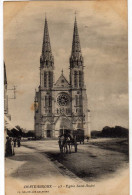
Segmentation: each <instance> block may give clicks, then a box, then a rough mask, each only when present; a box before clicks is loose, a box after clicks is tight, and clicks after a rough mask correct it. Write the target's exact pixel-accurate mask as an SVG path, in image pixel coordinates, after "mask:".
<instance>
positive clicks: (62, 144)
mask: <svg viewBox="0 0 132 195" xmlns="http://www.w3.org/2000/svg"><path fill="white" fill-rule="evenodd" d="M59 147H60V152H61V153H63V152H64V153H68V148H67V140H66V137H65V136H64V135H61V136H59Z"/></svg>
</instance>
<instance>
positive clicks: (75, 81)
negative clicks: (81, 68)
mask: <svg viewBox="0 0 132 195" xmlns="http://www.w3.org/2000/svg"><path fill="white" fill-rule="evenodd" d="M74 87H77V71H74Z"/></svg>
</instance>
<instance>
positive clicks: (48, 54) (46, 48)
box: [40, 16, 82, 65]
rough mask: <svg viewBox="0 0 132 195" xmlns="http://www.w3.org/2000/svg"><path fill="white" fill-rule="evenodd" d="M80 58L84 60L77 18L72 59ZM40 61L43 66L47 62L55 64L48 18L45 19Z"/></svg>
mask: <svg viewBox="0 0 132 195" xmlns="http://www.w3.org/2000/svg"><path fill="white" fill-rule="evenodd" d="M80 57H81V58H82V54H81V46H80V40H79V34H78V27H77V20H76V16H75V22H74V32H73V41H72V51H71V58H70V59H80ZM40 61H41V63H42V64H44V63H45V62H46V61H50V62H51V64H52V65H53V63H54V59H53V55H52V50H51V44H50V37H49V31H48V22H47V18H46V17H45V25H44V36H43V45H42V54H41V57H40Z"/></svg>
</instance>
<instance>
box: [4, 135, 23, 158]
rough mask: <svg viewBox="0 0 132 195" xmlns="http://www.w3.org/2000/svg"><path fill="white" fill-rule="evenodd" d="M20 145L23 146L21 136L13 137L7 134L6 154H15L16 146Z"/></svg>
mask: <svg viewBox="0 0 132 195" xmlns="http://www.w3.org/2000/svg"><path fill="white" fill-rule="evenodd" d="M20 146H21V142H20V138H12V137H8V136H7V137H6V145H5V156H6V157H7V156H13V155H15V151H14V148H15V147H20Z"/></svg>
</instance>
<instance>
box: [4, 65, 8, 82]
mask: <svg viewBox="0 0 132 195" xmlns="http://www.w3.org/2000/svg"><path fill="white" fill-rule="evenodd" d="M4 85H7V76H6V66H5V62H4Z"/></svg>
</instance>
